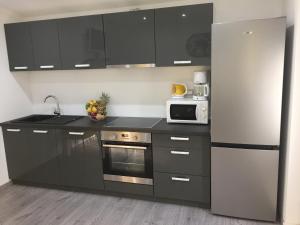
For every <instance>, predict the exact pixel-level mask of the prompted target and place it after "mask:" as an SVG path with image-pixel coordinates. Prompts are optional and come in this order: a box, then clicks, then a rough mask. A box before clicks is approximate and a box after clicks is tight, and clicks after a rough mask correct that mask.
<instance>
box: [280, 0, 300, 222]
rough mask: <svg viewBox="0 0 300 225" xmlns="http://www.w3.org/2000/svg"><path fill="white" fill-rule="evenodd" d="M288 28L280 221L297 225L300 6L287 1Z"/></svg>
mask: <svg viewBox="0 0 300 225" xmlns="http://www.w3.org/2000/svg"><path fill="white" fill-rule="evenodd" d="M287 13H288V21H289V25H290V26H293V25H294V40H293V46H294V48H293V54H292V64H291V73H290V75H291V85H290V105H289V121H288V136H287V152H286V171H285V172H286V176H285V188H284V189H285V195H284V212H283V221H284V224H285V225H299V224H300V138H299V137H300V126H299V125H300V101H299V99H300V77H299V74H300V65H299V63H300V2H299V1H298V0H295V1H293V0H288V1H287Z"/></svg>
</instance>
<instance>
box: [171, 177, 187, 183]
mask: <svg viewBox="0 0 300 225" xmlns="http://www.w3.org/2000/svg"><path fill="white" fill-rule="evenodd" d="M171 179H172V180H173V181H181V182H190V178H182V177H171Z"/></svg>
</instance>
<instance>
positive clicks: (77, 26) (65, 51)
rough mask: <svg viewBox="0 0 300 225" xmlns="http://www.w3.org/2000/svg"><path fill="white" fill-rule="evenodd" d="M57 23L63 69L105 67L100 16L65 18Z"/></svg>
mask: <svg viewBox="0 0 300 225" xmlns="http://www.w3.org/2000/svg"><path fill="white" fill-rule="evenodd" d="M58 23H59V38H60V47H61V58H62V68H63V69H83V68H86V69H87V68H104V67H105V49H104V35H103V23H102V16H100V15H96V16H83V17H74V18H66V19H61V20H59V22H58Z"/></svg>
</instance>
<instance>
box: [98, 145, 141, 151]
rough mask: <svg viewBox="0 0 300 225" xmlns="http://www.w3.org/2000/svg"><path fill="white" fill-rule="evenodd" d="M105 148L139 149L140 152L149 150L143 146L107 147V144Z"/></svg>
mask: <svg viewBox="0 0 300 225" xmlns="http://www.w3.org/2000/svg"><path fill="white" fill-rule="evenodd" d="M102 146H103V147H107V148H126V149H129V148H134V149H139V150H147V147H142V146H130V145H107V144H103V145H102Z"/></svg>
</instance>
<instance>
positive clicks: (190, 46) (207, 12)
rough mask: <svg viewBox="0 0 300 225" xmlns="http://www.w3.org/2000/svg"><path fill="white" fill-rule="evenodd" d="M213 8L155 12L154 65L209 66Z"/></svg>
mask: <svg viewBox="0 0 300 225" xmlns="http://www.w3.org/2000/svg"><path fill="white" fill-rule="evenodd" d="M212 23H213V5H212V4H199V5H191V6H180V7H171V8H162V9H156V10H155V40H156V65H157V66H177V65H208V66H209V65H210V58H211V25H212Z"/></svg>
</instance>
